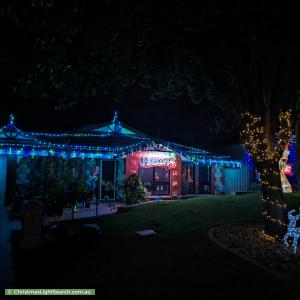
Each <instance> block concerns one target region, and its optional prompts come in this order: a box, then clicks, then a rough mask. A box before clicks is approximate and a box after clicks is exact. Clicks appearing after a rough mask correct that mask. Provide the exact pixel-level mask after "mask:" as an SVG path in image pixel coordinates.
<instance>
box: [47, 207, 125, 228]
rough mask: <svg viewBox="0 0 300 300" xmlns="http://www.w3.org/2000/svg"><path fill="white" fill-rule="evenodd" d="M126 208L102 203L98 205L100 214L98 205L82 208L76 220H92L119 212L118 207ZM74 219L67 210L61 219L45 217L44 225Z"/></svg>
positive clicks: (77, 213) (75, 217) (76, 213)
mask: <svg viewBox="0 0 300 300" xmlns="http://www.w3.org/2000/svg"><path fill="white" fill-rule="evenodd" d="M121 206H124V205H123V204H121V203H116V204H110V203H100V204H98V213H97V214H96V205H95V204H92V205H91V207H89V208H82V209H80V210H78V211H77V212H75V214H74V219H84V218H92V217H96V216H103V215H110V214H114V213H116V212H117V209H118V207H121ZM71 219H72V212H71V211H70V210H69V209H65V210H64V212H63V215H62V216H61V217H59V218H52V217H45V218H44V221H43V222H44V225H47V224H49V223H51V222H58V221H65V220H71Z"/></svg>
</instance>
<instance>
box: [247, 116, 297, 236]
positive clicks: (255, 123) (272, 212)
mask: <svg viewBox="0 0 300 300" xmlns="http://www.w3.org/2000/svg"><path fill="white" fill-rule="evenodd" d="M242 119H243V121H244V128H243V130H242V132H241V135H242V138H243V140H244V144H245V147H246V149H247V151H248V153H249V155H250V156H251V158H252V159H253V161H254V163H255V166H256V168H257V170H258V172H259V173H260V179H261V193H262V201H263V211H262V214H263V215H264V217H265V231H266V234H268V235H270V236H272V237H275V238H282V237H283V235H284V234H285V231H286V208H287V206H286V204H285V200H284V197H283V193H282V186H281V180H280V170H279V160H280V158H281V155H282V153H283V151H284V148H285V146H286V145H287V144H288V141H289V139H290V137H291V133H292V127H291V111H285V112H280V114H279V128H278V131H277V132H278V135H277V136H276V137H273V136H272V135H269V134H268V132H267V131H268V130H267V129H268V128H266V126H265V124H264V122H263V121H262V118H261V117H257V116H255V115H252V114H250V113H248V112H247V113H245V114H242Z"/></svg>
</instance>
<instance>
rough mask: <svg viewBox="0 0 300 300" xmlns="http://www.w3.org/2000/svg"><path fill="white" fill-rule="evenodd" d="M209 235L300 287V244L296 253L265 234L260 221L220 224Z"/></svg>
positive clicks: (227, 247)
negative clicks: (254, 222)
mask: <svg viewBox="0 0 300 300" xmlns="http://www.w3.org/2000/svg"><path fill="white" fill-rule="evenodd" d="M209 236H210V238H211V239H212V240H214V241H215V242H217V243H218V244H219V245H220V246H222V247H223V248H225V249H227V250H229V251H231V252H233V253H235V254H237V255H239V256H241V257H243V258H244V259H247V260H250V261H251V262H252V263H254V264H256V265H259V266H260V267H262V268H263V269H265V270H266V271H268V272H269V273H272V274H273V275H274V276H276V277H278V278H280V279H282V280H285V281H289V282H291V283H292V284H293V285H294V286H295V287H296V288H297V289H300V287H299V284H300V246H299V249H298V252H297V254H295V255H294V254H293V253H291V252H290V251H289V250H288V249H286V248H284V247H283V243H282V242H279V241H276V240H272V239H270V238H268V236H266V235H264V232H263V226H262V225H259V224H249V223H246V224H245V223H236V224H225V225H220V226H217V227H214V228H212V229H211V230H210V232H209Z"/></svg>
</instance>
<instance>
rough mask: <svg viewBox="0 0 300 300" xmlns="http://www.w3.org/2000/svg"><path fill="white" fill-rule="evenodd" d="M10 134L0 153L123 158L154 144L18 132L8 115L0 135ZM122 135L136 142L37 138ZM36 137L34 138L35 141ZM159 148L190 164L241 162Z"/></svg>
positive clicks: (167, 144) (187, 149) (178, 148)
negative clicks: (120, 139)
mask: <svg viewBox="0 0 300 300" xmlns="http://www.w3.org/2000/svg"><path fill="white" fill-rule="evenodd" d="M117 120H118V115H117V113H115V115H114V120H113V121H114V122H116V121H117ZM7 132H9V133H10V134H14V135H15V136H14V138H12V137H10V138H8V139H6V140H8V142H6V141H4V142H0V154H7V155H14V154H16V155H25V156H28V155H31V156H49V155H51V156H53V155H56V156H61V157H70V158H75V157H82V158H85V157H92V158H96V157H112V158H113V157H114V158H115V157H117V158H121V157H125V156H126V155H128V154H130V153H131V154H133V153H134V152H136V151H142V150H143V151H144V150H148V148H149V147H151V146H152V147H153V148H154V149H156V147H157V143H156V142H154V140H152V139H150V138H147V137H141V136H133V135H123V134H121V133H114V132H112V133H105V134H95V133H43V132H25V131H22V130H20V129H18V128H17V127H16V126H15V117H14V116H13V115H12V114H11V115H10V117H9V123H8V124H7V125H6V126H4V127H2V128H1V129H0V133H4V134H6V133H7ZM17 135H18V136H20V138H21V140H22V141H21V140H20V139H19V140H17V139H16V138H15V137H16V136H17ZM116 135H117V136H126V137H127V138H128V137H130V138H133V139H137V140H138V141H137V142H136V143H133V144H130V145H126V146H119V147H116V146H115V147H112V146H88V145H78V144H66V143H57V142H56V143H54V142H51V141H49V140H46V139H38V138H39V137H41V138H43V137H44V138H68V137H70V138H72V137H74V138H82V137H83V138H85V137H95V138H102V137H108V136H116ZM37 137H38V138H37ZM159 146H160V147H166V148H167V149H168V150H169V151H171V152H174V153H175V154H177V155H180V156H182V157H185V158H187V159H189V160H190V161H192V162H193V163H196V164H199V163H202V164H209V165H212V164H221V165H225V166H228V167H233V168H235V167H236V168H240V167H241V162H239V161H236V160H230V158H229V157H228V156H215V155H212V154H211V153H210V152H208V151H205V150H202V149H198V148H195V147H189V146H185V145H181V144H177V143H173V142H164V141H161V142H160V144H159Z"/></svg>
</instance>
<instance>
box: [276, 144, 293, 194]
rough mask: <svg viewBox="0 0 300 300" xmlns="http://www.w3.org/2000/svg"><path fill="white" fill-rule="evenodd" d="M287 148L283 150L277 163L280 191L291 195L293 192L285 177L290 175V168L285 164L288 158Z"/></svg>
mask: <svg viewBox="0 0 300 300" xmlns="http://www.w3.org/2000/svg"><path fill="white" fill-rule="evenodd" d="M288 147H289V146H286V148H285V149H284V151H283V154H282V157H281V159H280V161H279V169H280V178H281V185H282V191H283V192H284V193H292V192H293V190H292V186H291V184H290V182H289V180H288V178H287V176H286V175H287V174H288V175H292V173H291V166H290V165H288V164H287V161H288V157H289V154H290V151H289V149H288Z"/></svg>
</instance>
